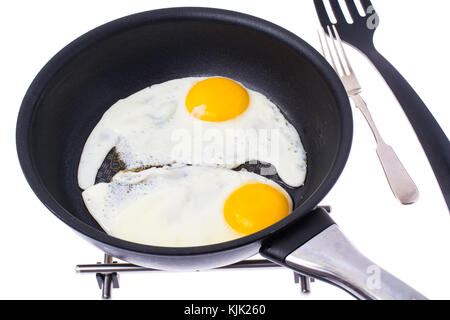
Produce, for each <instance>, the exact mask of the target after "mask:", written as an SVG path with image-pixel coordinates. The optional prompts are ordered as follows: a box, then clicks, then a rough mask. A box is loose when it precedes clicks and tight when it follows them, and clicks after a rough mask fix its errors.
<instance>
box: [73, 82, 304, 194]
mask: <svg viewBox="0 0 450 320" xmlns="http://www.w3.org/2000/svg"><path fill="white" fill-rule="evenodd" d="M114 147H115V148H116V151H117V152H118V154H119V156H120V159H121V161H122V162H123V163H124V164H125V166H126V169H127V170H132V169H136V168H141V169H142V168H147V167H150V166H165V165H176V164H185V165H198V166H213V167H220V168H228V169H231V168H236V167H238V166H239V165H241V164H243V163H246V162H249V161H256V160H257V161H260V162H264V163H270V164H272V165H273V166H274V168H275V169H276V171H275V172H272V173H271V174H274V173H278V175H279V177H280V178H281V180H282V181H283V182H285V183H286V184H287V185H289V186H292V187H299V186H301V185H302V184H303V182H304V179H305V175H306V153H305V151H304V148H303V145H302V143H301V140H300V137H299V134H298V132H297V131H296V130H295V128H294V127H293V126H292V125H291V124H290V123H289V122H288V121H287V120H286V118H285V117H284V116H283V115H282V113H281V112H280V110H279V109H278V107H277V106H276V105H275V104H274V103H272V102H271V101H270V100H269V99H268V98H267V97H265V96H264V95H263V94H261V93H259V92H256V91H253V90H250V89H248V88H245V87H244V86H243V85H242V84H240V83H238V82H237V81H234V80H231V79H228V78H223V77H210V78H205V77H190V78H182V79H175V80H171V81H167V82H164V83H160V84H156V85H153V86H151V87H149V88H146V89H143V90H141V91H139V92H137V93H135V94H133V95H131V96H129V97H127V98H125V99H122V100H119V101H118V102H117V103H115V104H114V105H113V106H111V107H110V108H109V109H108V110H107V111H106V112H105V113H104V115H103V117H102V118H101V119H100V121H99V122H98V124H97V125H96V126H95V128H94V130H93V131H92V132H91V134H90V136H89V137H88V139H87V141H86V144H85V146H84V149H83V152H82V155H81V159H80V164H79V168H78V183H79V186H80V188H82V189H87V188H89V187H91V186H92V185H94V183H95V177H96V174H97V171H98V169H99V168H100V166H101V164H102V162H103V161H104V159H105V157H106V155H107V154H108V152H110V150H111V149H112V148H114ZM268 175H269V173H268Z"/></svg>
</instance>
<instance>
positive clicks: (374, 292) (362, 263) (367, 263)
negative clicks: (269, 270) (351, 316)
mask: <svg viewBox="0 0 450 320" xmlns="http://www.w3.org/2000/svg"><path fill="white" fill-rule="evenodd" d="M261 255H263V256H264V257H266V258H267V259H269V260H271V261H273V262H275V263H278V264H281V265H284V266H286V267H289V268H291V269H293V270H294V271H296V272H298V273H300V274H303V275H307V276H310V277H313V278H316V279H319V280H323V281H325V282H328V283H331V284H333V285H335V286H337V287H340V288H341V289H343V290H345V291H347V292H348V293H350V294H351V295H353V296H355V297H356V298H358V299H367V300H426V299H427V298H426V297H425V296H423V295H422V294H421V293H419V292H417V291H416V290H414V289H413V288H411V287H410V286H408V285H407V284H406V283H404V282H402V281H401V280H399V279H397V278H396V277H394V276H393V275H392V274H390V273H389V272H387V271H385V270H384V269H382V268H381V267H379V266H378V265H377V264H375V263H374V262H372V261H371V260H369V259H367V258H366V257H365V256H364V255H362V254H361V253H360V252H359V251H358V250H357V249H356V248H355V247H354V246H353V244H352V243H351V242H350V241H349V240H348V239H347V237H346V236H345V235H344V234H343V233H342V232H341V231H340V229H339V227H338V226H337V225H336V224H335V223H334V221H333V220H332V219H331V218H330V217H329V215H328V213H327V212H326V211H325V210H323V209H322V208H317V209H316V210H315V211H313V212H311V213H310V214H308V215H306V216H305V217H304V218H303V219H301V220H299V221H297V222H296V223H294V224H293V225H292V226H291V227H290V228H289V229H287V230H285V231H284V232H282V233H281V234H278V235H274V236H273V237H271V239H270V240H269V241H268V242H266V243H264V244H263V246H262V248H261Z"/></svg>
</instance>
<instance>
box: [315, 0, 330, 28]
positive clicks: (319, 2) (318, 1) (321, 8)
mask: <svg viewBox="0 0 450 320" xmlns="http://www.w3.org/2000/svg"><path fill="white" fill-rule="evenodd" d="M314 6H315V7H316V11H317V15H318V16H319V20H320V24H321V25H322V27H324V28H325V26H327V25H329V24H331V20H330V17H329V16H328V13H327V9H326V8H325V5H324V4H323V0H314Z"/></svg>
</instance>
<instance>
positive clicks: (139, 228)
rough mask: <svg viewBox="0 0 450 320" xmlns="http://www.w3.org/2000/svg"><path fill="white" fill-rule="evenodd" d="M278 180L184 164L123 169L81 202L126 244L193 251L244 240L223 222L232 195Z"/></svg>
mask: <svg viewBox="0 0 450 320" xmlns="http://www.w3.org/2000/svg"><path fill="white" fill-rule="evenodd" d="M255 182H260V183H265V184H268V185H271V186H273V187H275V188H276V189H277V190H279V191H280V192H281V193H283V194H284V195H285V196H286V198H287V199H288V201H289V206H290V210H292V200H291V198H290V196H289V194H288V193H287V192H286V191H285V190H284V189H283V188H281V187H280V186H279V185H278V184H276V183H275V182H273V181H271V180H269V179H266V178H264V177H262V176H259V175H257V174H254V173H250V172H246V171H239V172H238V171H233V170H228V169H223V168H211V167H199V166H180V167H163V168H151V169H147V170H144V171H141V172H130V171H123V172H119V173H118V174H116V175H115V176H114V178H113V180H112V181H111V182H110V183H99V184H96V185H94V186H91V187H89V188H88V189H86V190H85V191H84V192H83V194H82V196H83V200H84V202H85V204H86V206H87V208H88V210H89V212H90V213H91V214H92V216H93V217H94V218H95V219H96V220H97V222H98V223H99V224H100V226H101V227H102V228H103V229H104V230H105V231H106V232H107V233H108V234H110V235H112V236H114V237H116V238H121V239H124V240H127V241H131V242H136V243H141V244H146V245H153V246H162V247H191V246H201V245H208V244H214V243H220V242H224V241H229V240H233V239H237V238H239V237H242V236H243V235H241V234H239V233H237V232H236V231H234V230H233V229H232V228H231V227H230V226H229V225H228V224H227V222H226V221H225V218H224V215H223V207H224V204H225V201H226V199H227V198H228V197H229V196H230V194H231V193H232V192H233V191H234V190H236V189H238V188H239V187H241V186H243V185H245V184H247V183H255Z"/></svg>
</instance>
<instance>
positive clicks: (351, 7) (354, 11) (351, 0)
mask: <svg viewBox="0 0 450 320" xmlns="http://www.w3.org/2000/svg"><path fill="white" fill-rule="evenodd" d="M355 1H358V0H345V3H346V4H347V8H348V12H350V15H351V16H352V18H353V20H355V19H358V18H361V15H360V14H359V12H358V8H357V7H356V4H355Z"/></svg>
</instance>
